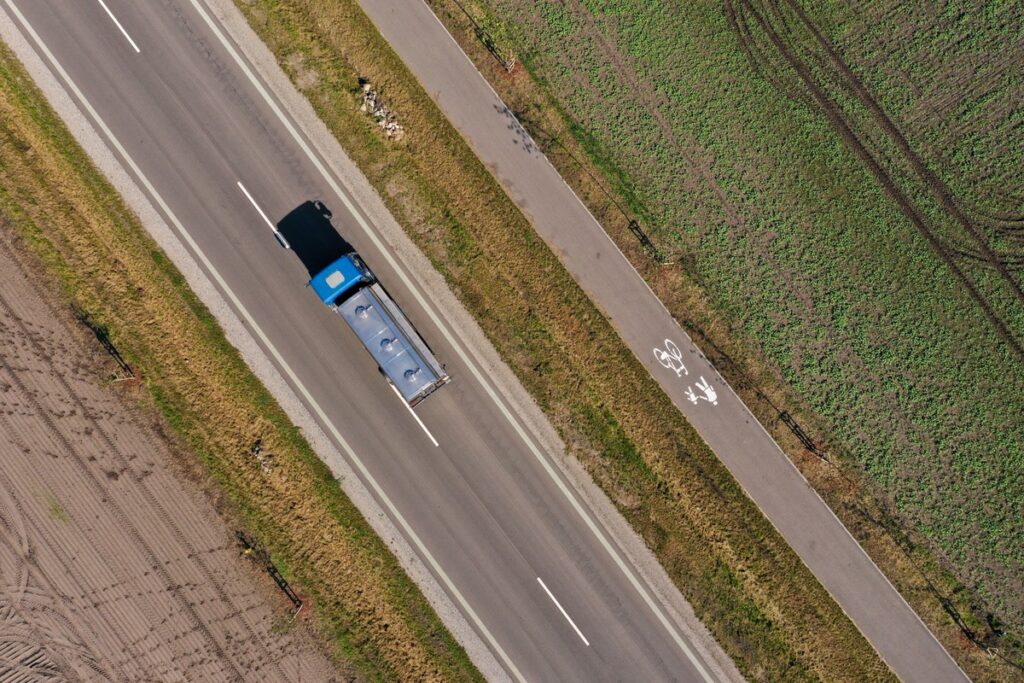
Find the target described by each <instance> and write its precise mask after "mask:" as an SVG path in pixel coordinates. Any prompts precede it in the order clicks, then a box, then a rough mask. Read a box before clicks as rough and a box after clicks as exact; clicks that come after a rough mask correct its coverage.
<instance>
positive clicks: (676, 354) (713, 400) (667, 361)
mask: <svg viewBox="0 0 1024 683" xmlns="http://www.w3.org/2000/svg"><path fill="white" fill-rule="evenodd" d="M654 357H655V358H656V359H657V361H658V363H660V364H661V365H662V367H666V368H668V369H669V370H671V371H672V372H674V373H676V377H682V376H683V375H689V374H690V371H689V370H687V369H686V366H685V365H684V364H683V352H682V350H680V348H679V347H678V346H677V345H676V343H675V342H674V341H672V340H671V339H666V340H665V348H660V347H655V348H654ZM696 384H697V389H698V390H699V391H700V393H699V394H698V393H697V392H696V391H694V389H693V385H690V386H687V387H686V398H687V399H689V401H690V403H692V404H694V405H697V403H698V402H699V401H707V402H708V403H710V404H711V405H713V406H717V405H718V392H717V391H715V388H714V387H713V386H711V383H710V382H708V381H707V380H706V379H704V378H703V377H701V378H700V381H699V382H697V383H696Z"/></svg>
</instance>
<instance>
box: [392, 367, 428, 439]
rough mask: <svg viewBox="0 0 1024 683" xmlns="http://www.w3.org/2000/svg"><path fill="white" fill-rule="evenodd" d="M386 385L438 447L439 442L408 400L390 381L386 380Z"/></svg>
mask: <svg viewBox="0 0 1024 683" xmlns="http://www.w3.org/2000/svg"><path fill="white" fill-rule="evenodd" d="M388 386H389V387H391V390H392V391H393V392H395V396H397V397H398V400H399V401H401V402H402V405H404V406H405V409H406V410H408V411H409V414H410V415H412V417H413V419H414V420H416V423H417V424H418V425H419V426H420V428H421V429H422V430H423V431H424V432H426V434H427V436H428V437H430V440H431V441H433V442H434V445H435V446H438V447H440V444H439V443H437V439H435V438H434V435H433V434H431V433H430V430H429V429H427V425H425V424H423V420H421V419H420V416H419V415H417V414H416V411H415V410H413V409H412V406H411V405H409V402H408V401H406V400H405V399H404V398H402V394H401V393H400V392H399V391H398V387H396V386H395V385H394V384H392V383H391V382H388Z"/></svg>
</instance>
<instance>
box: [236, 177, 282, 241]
mask: <svg viewBox="0 0 1024 683" xmlns="http://www.w3.org/2000/svg"><path fill="white" fill-rule="evenodd" d="M238 189H240V190H241V191H242V194H244V195H245V198H246V199H248V200H249V203H250V204H252V206H253V208H254V209H256V212H257V213H258V214H259V215H260V217H261V218H262V219H263V221H264V222H265V223H266V224H267V226H268V227H269V228H270V230H271V231H272V232H277V226H276V225H274V224H273V223H271V222H270V219H269V218H267V214H265V213H263V209H261V208H260V205H259V204H257V203H256V200H255V199H253V198H252V195H251V194H249V190H247V189H245V185H243V184H242V181H241V180H239V181H238Z"/></svg>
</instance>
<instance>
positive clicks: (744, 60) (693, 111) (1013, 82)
mask: <svg viewBox="0 0 1024 683" xmlns="http://www.w3.org/2000/svg"><path fill="white" fill-rule="evenodd" d="M486 5H487V7H488V8H489V10H490V11H491V12H492V13H493V15H494V16H495V17H496V18H497V20H498V21H499V22H500V24H501V25H502V31H501V36H502V40H504V41H507V42H508V43H509V47H510V49H512V50H514V51H515V52H516V53H517V55H518V57H519V59H520V61H521V62H522V63H523V64H524V65H525V67H526V69H527V71H528V72H529V74H530V75H531V76H532V78H533V79H534V80H535V81H536V82H538V83H539V84H541V86H543V88H544V90H546V91H548V92H549V93H550V95H551V96H553V98H554V99H555V102H556V104H557V106H558V107H559V108H561V109H562V110H563V112H564V114H565V116H567V117H568V118H569V119H571V121H572V122H573V123H574V125H575V126H576V132H577V137H578V139H579V140H580V141H581V142H582V143H583V146H584V147H585V148H586V149H587V150H589V151H590V152H591V153H592V154H593V155H594V156H595V161H596V163H597V165H598V166H599V167H600V168H602V169H604V170H605V171H609V169H611V171H609V173H610V175H612V176H615V177H614V178H613V181H614V182H618V183H620V184H622V185H624V186H625V187H626V188H627V190H628V191H627V192H626V196H627V199H630V206H629V208H630V209H631V210H632V211H633V212H635V213H636V214H637V215H638V216H640V217H641V219H642V223H643V225H644V228H645V229H646V230H647V231H648V232H649V233H650V234H651V236H652V237H653V239H654V240H655V241H656V242H657V243H658V244H659V246H660V247H661V248H662V249H663V250H665V251H666V252H668V253H670V254H671V255H673V256H674V257H675V258H676V259H678V261H679V262H680V263H683V264H686V265H685V268H687V270H688V274H689V275H690V276H691V277H692V278H693V279H694V280H696V281H698V282H700V283H701V286H702V288H703V290H704V292H705V294H706V296H707V297H708V299H709V301H710V302H711V304H712V306H713V307H714V308H715V309H716V310H717V311H718V312H720V313H721V314H722V315H723V316H724V317H725V318H726V319H727V320H728V323H729V325H730V327H731V329H732V330H733V332H734V333H735V334H737V335H739V337H740V338H742V339H743V340H744V341H745V343H747V344H748V345H749V346H751V347H753V348H755V349H756V350H757V352H758V354H759V355H760V356H761V357H762V358H763V359H764V361H765V362H766V364H767V365H768V366H769V367H771V368H772V369H773V370H774V371H775V372H776V374H778V376H780V377H781V378H782V380H783V382H784V383H785V385H786V387H787V388H788V390H790V391H791V392H792V393H794V394H796V395H798V396H799V400H800V401H801V402H802V403H803V405H804V406H806V407H807V408H808V409H809V410H810V411H811V412H812V413H813V414H814V415H815V416H816V421H817V423H818V425H819V426H820V427H821V428H822V431H823V432H824V436H825V438H826V439H827V441H828V445H829V446H830V449H831V450H832V451H834V452H836V453H839V454H840V455H842V456H844V457H846V458H849V459H852V460H853V461H855V462H856V463H858V464H859V465H860V466H861V467H863V469H864V470H866V471H867V472H868V473H869V474H870V476H871V477H872V478H873V479H874V480H875V481H876V482H878V484H879V485H880V487H881V488H882V489H883V490H884V491H885V494H886V495H887V496H888V497H889V499H890V500H891V502H892V504H893V506H894V508H895V509H896V510H898V511H899V513H900V515H901V517H902V518H903V520H904V522H905V523H906V524H907V525H909V526H910V527H911V528H913V529H915V530H916V531H918V532H920V533H921V534H923V535H924V536H925V537H926V538H927V539H929V541H930V543H931V544H932V547H933V550H934V551H935V552H936V553H937V554H938V555H939V556H940V557H942V558H944V559H945V560H946V561H947V562H948V563H949V565H950V566H951V567H952V568H953V570H954V571H955V572H956V573H957V575H958V576H959V577H960V579H961V580H962V581H964V582H965V583H966V585H968V586H969V587H970V588H971V589H973V590H974V591H976V592H977V594H978V595H979V596H980V597H981V599H982V600H983V602H984V604H985V606H986V608H987V610H991V611H992V612H994V613H995V614H996V615H997V616H998V617H999V619H1001V620H1002V621H1003V622H1004V623H1007V624H1010V625H1012V626H1013V627H1014V630H1019V629H1020V628H1021V627H1024V579H1022V577H1024V292H1022V287H1021V283H1022V281H1024V183H1022V180H1024V172H1022V170H1021V169H1022V168H1024V131H1022V119H1024V108H1022V104H1021V93H1022V92H1024V69H1021V67H1020V65H1021V64H1022V63H1024V5H1021V4H1020V3H1019V2H993V3H987V4H985V5H981V4H978V5H974V4H970V3H947V4H944V5H943V6H941V7H938V6H935V7H933V6H932V4H931V3H899V2H895V0H882V1H880V2H870V3H869V2H864V1H863V0H852V1H851V2H846V3H838V2H825V3H814V4H812V3H807V2H803V1H802V0H777V1H776V2H768V1H765V2H761V1H760V0H749V1H748V0H725V2H697V3H678V2H668V1H665V0H657V1H651V0H644V1H642V2H641V1H640V0H620V1H619V2H616V3H606V2H598V1H597V0H568V1H566V2H562V1H560V0H559V1H554V0H536V1H535V0H531V2H524V1H523V0H487V2H486Z"/></svg>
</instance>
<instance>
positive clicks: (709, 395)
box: [686, 377, 718, 406]
mask: <svg viewBox="0 0 1024 683" xmlns="http://www.w3.org/2000/svg"><path fill="white" fill-rule="evenodd" d="M697 388H698V389H700V390H701V393H702V394H703V395H698V394H697V393H696V392H695V391H694V390H693V387H686V398H688V399H690V403H693V404H694V405H696V403H697V401H707V402H708V403H710V404H711V405H713V406H717V405H718V392H716V391H715V388H714V387H713V386H711V384H710V383H709V382H708V381H707V380H706V379H704V378H703V377H701V378H700V381H699V382H697Z"/></svg>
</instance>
